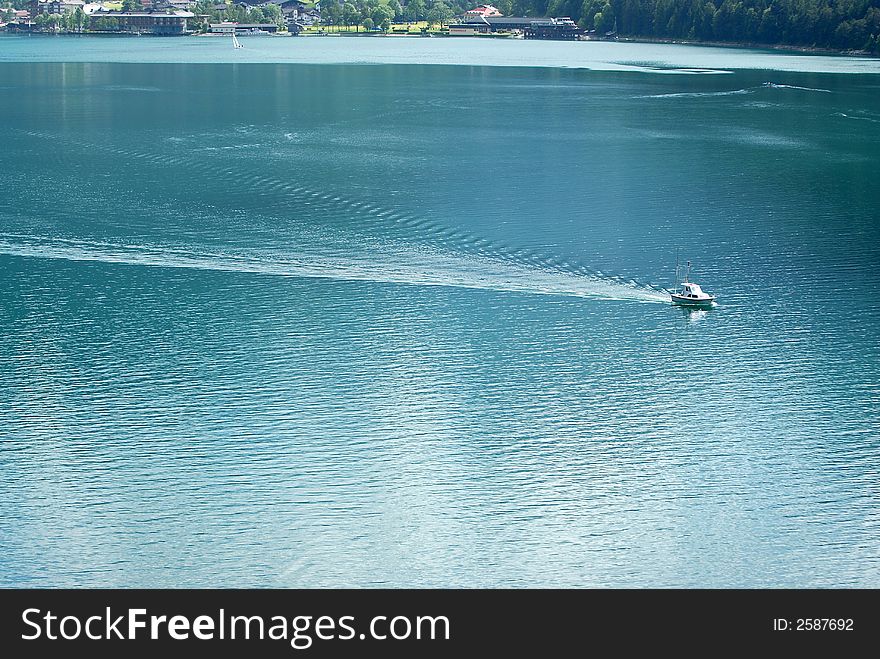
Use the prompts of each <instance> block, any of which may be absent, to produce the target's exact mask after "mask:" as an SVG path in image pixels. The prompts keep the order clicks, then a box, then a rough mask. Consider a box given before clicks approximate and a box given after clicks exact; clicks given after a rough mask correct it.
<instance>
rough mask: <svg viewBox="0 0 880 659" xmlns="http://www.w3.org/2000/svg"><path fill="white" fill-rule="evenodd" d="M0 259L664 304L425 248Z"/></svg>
mask: <svg viewBox="0 0 880 659" xmlns="http://www.w3.org/2000/svg"><path fill="white" fill-rule="evenodd" d="M0 254H5V255H8V256H17V257H31V258H41V259H63V260H69V261H97V262H101V263H115V264H122V265H132V266H147V267H160V268H191V269H196V270H216V271H222V272H236V273H248V274H257V275H270V276H277V277H311V278H320V279H332V280H343V281H369V282H378V283H388V284H403V285H411V286H447V287H455V288H470V289H480V290H489V291H501V292H516V293H525V294H535V295H559V296H568V297H580V298H593V299H604V300H630V301H637V302H668V301H669V298H668V296H666V295H665V294H664V293H663V292H662V291H661V290H659V289H655V288H652V287H649V286H646V285H644V284H639V283H637V282H634V281H631V282H625V281H619V280H615V279H612V278H606V277H600V276H586V275H582V274H576V273H567V272H563V271H560V270H554V269H551V268H540V267H537V266H532V267H529V266H525V265H520V266H516V265H513V264H510V263H507V262H503V261H498V260H495V259H491V258H487V257H478V256H472V257H467V256H464V255H458V254H451V253H443V252H441V251H438V250H429V249H418V250H415V249H414V250H396V251H392V252H388V253H383V254H382V255H376V254H374V253H369V254H366V253H365V254H363V255H360V256H350V255H340V254H334V253H321V252H320V251H315V252H283V253H282V252H265V253H260V252H238V253H228V252H210V251H200V250H197V249H186V248H176V247H168V246H149V245H124V244H118V243H108V242H91V241H82V240H70V239H63V238H43V237H39V236H27V235H18V234H0Z"/></svg>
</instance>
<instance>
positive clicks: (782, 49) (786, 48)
mask: <svg viewBox="0 0 880 659" xmlns="http://www.w3.org/2000/svg"><path fill="white" fill-rule="evenodd" d="M596 41H611V40H609V39H596ZM616 41H617V42H619V43H647V44H667V45H679V46H704V47H706V48H740V49H747V50H772V51H777V52H779V53H781V54H785V53H791V54H798V55H840V56H843V57H866V58H870V59H880V55H872V54H871V53H870V52H868V51H867V50H851V49H849V50H843V49H839V48H819V47H816V46H792V45H789V44H766V43H754V42H739V41H697V40H694V39H659V38H657V39H654V38H651V37H620V38H618V39H616Z"/></svg>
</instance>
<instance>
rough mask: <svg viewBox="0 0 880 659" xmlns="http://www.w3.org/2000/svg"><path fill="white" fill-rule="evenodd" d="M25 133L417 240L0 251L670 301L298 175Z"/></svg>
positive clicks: (42, 243) (4, 239)
mask: <svg viewBox="0 0 880 659" xmlns="http://www.w3.org/2000/svg"><path fill="white" fill-rule="evenodd" d="M16 132H19V133H21V134H23V135H27V136H28V137H30V138H37V139H46V140H53V141H55V142H56V143H57V141H58V140H59V139H61V140H63V141H64V142H66V143H68V144H70V145H72V146H74V147H78V148H81V149H83V151H84V152H85V153H88V152H89V151H101V152H104V153H108V154H112V155H114V156H119V157H124V158H128V159H132V160H136V161H140V162H144V163H145V164H146V163H149V164H152V165H156V166H161V167H169V166H170V167H181V168H186V170H187V171H189V172H191V173H192V172H202V173H205V174H211V175H214V176H216V175H218V174H219V175H221V176H230V177H233V176H234V177H235V180H236V188H237V189H239V190H241V189H252V190H253V192H254V193H255V194H260V195H261V196H264V197H265V196H267V195H270V196H271V198H267V199H266V200H265V201H266V206H267V207H268V208H271V212H272V213H273V214H277V215H278V216H279V217H281V216H283V214H284V213H285V212H286V211H287V210H289V209H291V208H299V209H302V208H305V209H309V210H312V211H328V210H332V211H338V212H340V213H343V214H344V215H345V216H348V217H350V218H351V219H353V220H355V223H356V224H357V225H358V226H364V227H369V226H373V227H383V226H384V227H392V226H393V227H396V228H406V229H407V230H408V231H410V232H412V233H414V234H415V235H417V236H418V237H419V238H420V239H421V240H423V241H424V240H427V241H431V242H433V243H434V244H431V242H426V243H424V244H420V243H416V244H414V245H406V246H398V247H395V248H388V249H383V250H381V251H376V250H363V253H362V254H359V253H354V254H352V253H345V254H340V253H339V251H338V250H336V251H330V250H326V249H322V248H321V247H320V246H318V245H315V246H309V247H308V249H299V250H296V251H288V252H285V251H277V250H272V251H268V250H267V251H265V252H262V251H256V250H247V251H238V252H235V253H232V252H227V251H223V252H218V251H210V250H204V249H200V248H178V247H176V246H175V247H169V246H162V245H127V244H124V243H121V242H120V243H109V242H100V241H85V240H73V239H66V238H61V237H46V236H35V235H26V234H14V233H5V234H2V233H0V253H2V254H6V255H10V256H29V257H36V258H55V259H65V260H73V261H101V262H106V263H119V264H129V265H141V266H153V267H173V268H193V269H204V270H222V271H229V272H247V273H254V274H264V275H275V276H291V277H318V278H326V279H339V280H353V281H354V280H356V281H375V282H386V283H395V284H410V285H420V286H453V287H459V288H480V289H487V290H497V291H515V292H522V293H535V294H547V295H566V296H575V297H583V298H601V299H615V300H635V301H642V302H664V301H668V297H667V295H666V294H665V291H663V290H662V289H658V288H656V287H654V286H651V285H649V284H644V283H640V282H637V281H635V280H633V279H630V278H624V277H616V276H611V275H607V274H605V273H602V272H599V271H597V270H592V269H590V268H588V267H587V266H585V265H583V264H579V263H572V262H568V261H564V260H561V259H558V258H554V257H552V256H548V255H545V254H540V253H537V252H534V251H531V250H527V249H512V248H509V247H505V246H499V245H497V244H494V243H492V242H491V241H489V240H487V239H485V238H483V237H481V236H477V235H475V234H472V233H470V232H468V231H466V230H463V229H458V228H450V227H447V226H444V225H442V224H440V223H438V222H435V221H432V220H430V219H428V218H426V217H422V216H419V215H415V214H412V213H411V212H407V211H405V210H401V209H397V208H385V207H382V206H380V205H378V204H375V203H372V202H370V201H364V200H361V199H354V198H348V197H346V196H344V195H342V194H339V193H336V194H335V193H333V192H328V191H327V190H326V189H317V188H312V187H310V186H308V185H305V184H303V183H302V182H301V181H297V182H296V183H291V182H289V181H285V180H283V179H280V178H276V177H272V176H264V175H260V174H255V173H250V174H249V173H244V172H241V171H236V170H233V169H232V168H231V167H222V166H221V167H219V168H217V167H216V166H215V164H213V163H211V162H208V161H206V159H204V158H193V157H191V156H190V157H188V156H186V155H182V154H170V155H169V154H161V153H151V152H144V151H138V150H133V149H125V148H119V147H117V146H115V145H102V144H94V143H91V142H84V141H80V140H76V139H74V138H70V137H64V138H59V137H58V136H56V135H53V134H49V133H44V132H40V131H16Z"/></svg>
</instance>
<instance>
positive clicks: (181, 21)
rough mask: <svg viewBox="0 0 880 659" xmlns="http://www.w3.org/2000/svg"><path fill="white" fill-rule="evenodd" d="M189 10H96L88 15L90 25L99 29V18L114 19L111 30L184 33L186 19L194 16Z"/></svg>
mask: <svg viewBox="0 0 880 659" xmlns="http://www.w3.org/2000/svg"><path fill="white" fill-rule="evenodd" d="M194 17H195V14H193V13H192V12H191V11H168V12H164V11H162V12H160V11H108V12H102V11H97V12H95V13H94V14H90V15H89V19H90V27H91V28H92V29H101V28H100V20H101V19H102V18H104V19H115V21H116V26H117V27H115V28H113V30H118V31H120V32H137V33H143V34H157V35H172V36H173V35H183V34H186V29H187V20H188V19H191V18H194Z"/></svg>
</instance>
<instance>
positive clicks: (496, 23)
mask: <svg viewBox="0 0 880 659" xmlns="http://www.w3.org/2000/svg"><path fill="white" fill-rule="evenodd" d="M501 32H519V33H521V34H522V35H523V37H524V38H526V39H552V40H555V41H574V40H575V39H577V38H578V36H580V34H581V33H582V31H581V29H580V28H579V27H578V26H577V23H575V22H574V21H573V20H571V19H570V18H534V17H528V16H477V17H474V18H468V19H467V20H464V21H462V22H461V23H454V24H452V25H450V26H449V34H450V36H475V35H479V34H495V33H501Z"/></svg>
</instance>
